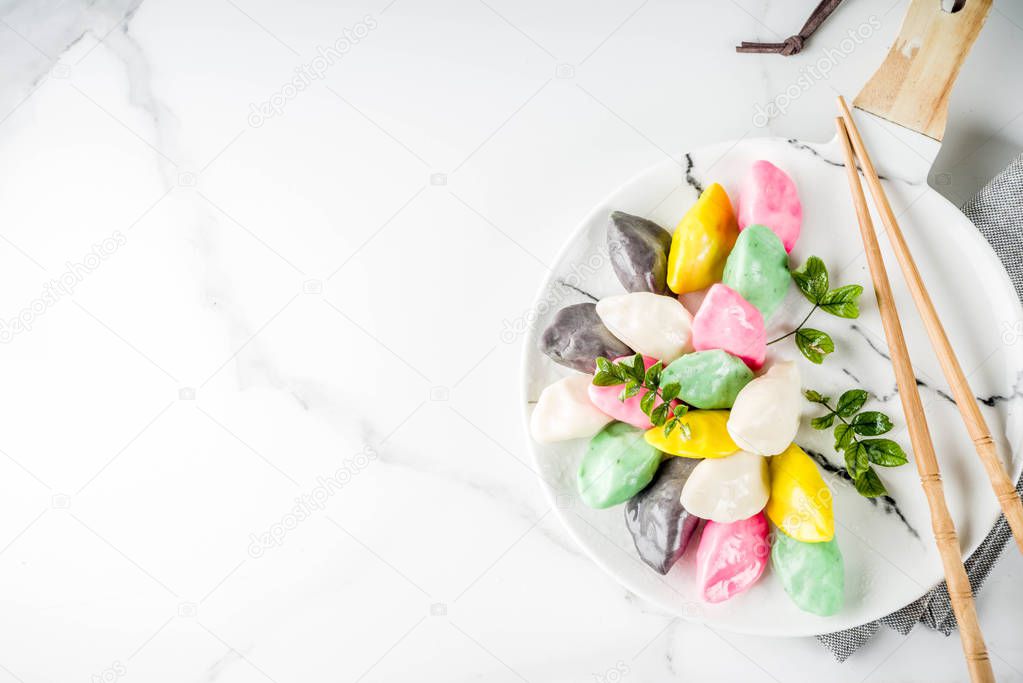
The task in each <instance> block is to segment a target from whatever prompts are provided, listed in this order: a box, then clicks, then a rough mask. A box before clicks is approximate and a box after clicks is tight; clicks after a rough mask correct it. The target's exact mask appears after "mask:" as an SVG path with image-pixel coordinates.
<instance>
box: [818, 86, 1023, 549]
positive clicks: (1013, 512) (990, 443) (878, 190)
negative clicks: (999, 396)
mask: <svg viewBox="0 0 1023 683" xmlns="http://www.w3.org/2000/svg"><path fill="white" fill-rule="evenodd" d="M838 108H839V109H840V110H841V112H842V118H843V120H844V121H845V127H846V128H847V129H848V131H849V138H850V139H851V141H852V146H853V149H854V150H855V151H856V156H857V157H858V158H859V160H860V165H861V166H862V168H863V175H864V177H865V178H866V180H867V187H868V188H870V195H871V197H873V198H874V206H875V207H877V211H878V213H879V214H880V216H881V222H882V223H884V226H885V228H886V229H887V230H888V237H889V239H890V241H891V244H892V250H893V251H894V252H895V258H896V259H897V260H898V262H899V266H900V267H901V268H902V275H903V276H904V277H905V278H906V284H907V285H908V287H909V292H910V294H912V295H913V301H914V302H915V303H916V310H917V311H918V312H919V313H920V318H921V319H922V320H923V323H924V328H926V330H927V336H928V337H929V338H930V340H931V346H932V347H934V353H935V354H936V355H937V356H938V362H939V363H941V370H942V372H944V374H945V380H946V381H947V382H948V385H949V387H950V388H951V390H952V396H953V397H954V398H955V402H956V406H958V407H959V414H960V415H961V416H962V418H963V422H964V423H965V424H966V431H967V432H969V434H970V439H972V440H973V446H974V448H975V449H976V450H977V455H979V456H980V461H981V463H982V464H983V465H984V469H985V471H987V476H988V479H990V480H991V488H992V489H994V492H995V497H996V498H997V499H998V502H999V503H1000V504H1001V506H1002V513H1003V514H1004V515H1005V519H1006V520H1007V521H1008V522H1009V528H1010V529H1012V535H1013V537H1014V538H1015V539H1016V546H1017V547H1018V548H1019V550H1020V552H1023V501H1021V500H1020V497H1019V494H1017V493H1016V486H1015V484H1014V483H1013V481H1012V480H1011V479H1010V478H1009V474H1008V473H1007V472H1006V471H1005V467H1004V466H1003V465H1002V461H1001V459H1000V458H999V457H998V447H997V446H995V442H994V439H992V438H991V429H990V428H989V427H988V426H987V421H986V420H985V419H984V415H983V414H982V413H981V412H980V406H978V405H977V399H976V398H975V396H974V393H973V389H971V388H970V384H969V382H967V381H966V375H965V374H964V373H963V368H962V366H961V365H959V359H958V358H956V354H955V351H953V350H952V344H951V343H949V341H948V335H947V334H945V328H944V326H943V325H942V324H941V319H940V318H939V317H938V313H937V311H936V310H935V309H934V303H933V302H932V301H931V296H930V294H928V293H927V288H926V287H925V286H924V283H923V280H922V279H921V277H920V271H919V270H917V267H916V263H915V262H914V261H913V255H912V254H911V253H910V252H909V246H908V245H907V244H906V240H905V238H904V237H903V236H902V230H901V229H900V228H899V223H898V221H896V220H895V213H894V212H893V211H892V206H891V204H889V203H888V196H887V195H886V194H885V192H884V188H883V187H882V186H881V181H880V179H878V177H877V171H876V170H874V164H873V162H871V160H870V155H869V154H867V149H866V147H864V145H863V138H861V137H860V133H859V130H857V128H856V123H855V122H854V121H853V118H852V112H850V111H849V107H848V105H846V103H845V99H844V98H843V97H842V96H839V97H838Z"/></svg>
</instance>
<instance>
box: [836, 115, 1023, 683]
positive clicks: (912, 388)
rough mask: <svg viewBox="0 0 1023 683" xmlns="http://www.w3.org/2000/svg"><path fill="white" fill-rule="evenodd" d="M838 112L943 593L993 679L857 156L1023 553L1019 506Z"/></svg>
mask: <svg viewBox="0 0 1023 683" xmlns="http://www.w3.org/2000/svg"><path fill="white" fill-rule="evenodd" d="M838 107H839V110H840V112H841V116H840V117H838V118H837V119H835V123H836V126H837V128H838V139H839V140H840V141H841V143H842V146H843V148H844V151H845V166H846V171H847V173H848V176H849V187H850V189H851V190H852V196H853V204H854V205H855V208H856V217H857V219H858V220H859V224H860V235H861V237H862V238H863V246H864V248H865V249H866V254H867V263H868V265H869V267H870V275H871V279H872V280H873V283H874V291H875V293H876V295H877V302H878V308H879V309H880V312H881V321H882V323H883V325H884V331H885V337H886V338H887V340H888V347H889V350H890V352H891V356H892V365H893V366H894V368H895V378H896V381H897V384H898V387H899V396H900V398H901V399H902V408H903V410H904V412H905V414H906V422H907V426H908V429H909V439H910V442H911V444H912V446H913V454H914V460H915V461H916V466H917V470H918V471H919V473H920V483H921V485H922V486H923V489H924V494H925V495H926V497H927V504H928V506H929V507H930V511H931V526H932V528H933V531H934V539H935V541H936V542H937V545H938V551H939V552H940V554H941V561H942V565H943V566H944V570H945V582H946V583H947V585H948V595H949V598H950V599H951V601H952V609H953V611H954V613H955V616H956V621H957V622H958V623H959V630H960V633H961V638H962V645H963V653H964V654H965V656H966V664H967V668H968V669H969V672H970V679H971V680H972V681H994V680H995V678H994V672H993V671H992V669H991V661H990V659H989V658H988V653H987V646H986V645H985V644H984V636H983V634H982V633H981V630H980V624H979V623H978V622H977V611H976V609H975V607H974V604H973V593H972V591H971V590H970V581H969V578H968V577H967V575H966V569H965V568H964V566H963V561H962V552H961V550H960V548H959V539H958V537H957V535H956V529H955V524H954V523H953V521H952V517H951V515H950V514H949V511H948V506H947V505H946V504H945V494H944V488H943V486H942V483H941V472H940V469H939V467H938V461H937V458H936V457H935V453H934V444H933V443H932V441H931V435H930V431H929V430H928V428H927V418H926V416H925V415H924V410H923V405H922V404H921V402H920V392H919V389H918V388H917V384H916V376H915V375H914V373H913V365H912V363H911V362H910V359H909V351H908V350H907V348H906V338H905V336H904V335H903V332H902V325H901V323H900V322H899V313H898V311H897V310H896V308H895V299H894V297H893V296H892V288H891V283H890V282H889V281H888V274H887V271H886V270H885V265H884V260H883V259H882V257H881V249H880V247H879V246H878V242H877V235H876V234H875V233H874V226H873V223H872V222H871V219H870V212H869V210H868V209H867V201H866V198H865V197H864V195H863V187H862V186H861V185H860V177H859V173H858V172H857V168H856V160H857V158H858V159H859V162H860V165H861V167H862V170H863V175H864V177H865V178H866V180H867V186H868V187H869V188H870V194H871V196H872V197H873V199H874V204H875V206H876V208H877V211H878V214H879V215H880V216H881V221H882V222H883V223H884V225H885V228H887V230H888V236H889V238H890V241H891V245H892V249H893V251H894V252H895V257H896V259H897V260H898V262H899V266H900V267H901V268H902V273H903V275H904V276H905V278H906V282H907V284H908V286H909V291H910V293H911V294H912V295H913V301H914V302H915V303H916V308H917V310H918V311H919V313H920V316H921V318H922V319H923V322H924V327H925V328H926V329H927V335H928V337H929V338H930V340H931V345H932V346H933V347H934V351H935V353H936V354H937V356H938V360H939V362H940V363H941V369H942V371H943V372H944V374H945V378H946V379H947V380H948V383H949V385H950V387H951V389H952V394H953V396H954V397H955V401H956V405H957V406H958V407H959V412H960V414H961V415H962V418H963V422H965V424H966V429H967V431H968V432H969V434H970V438H971V439H972V440H973V443H974V446H975V447H976V450H977V455H979V456H980V459H981V462H982V463H983V465H984V469H985V470H986V471H987V474H988V477H989V478H990V480H991V486H992V488H993V489H994V492H995V495H996V497H997V498H998V501H999V503H1000V504H1001V506H1002V511H1003V512H1004V513H1005V517H1006V519H1007V520H1008V522H1009V526H1010V527H1011V528H1012V533H1013V536H1014V537H1015V538H1016V543H1017V545H1018V546H1019V548H1020V550H1021V551H1023V504H1021V501H1020V498H1019V496H1018V495H1017V494H1016V488H1015V486H1014V485H1013V483H1012V481H1011V480H1010V479H1009V476H1008V474H1006V472H1005V469H1004V468H1003V467H1002V464H1001V462H1000V461H999V459H998V452H997V449H996V447H995V444H994V441H993V439H992V438H991V431H990V429H989V428H988V426H987V423H986V422H985V420H984V417H983V415H982V414H981V412H980V408H979V407H978V406H977V402H976V399H975V398H974V395H973V390H972V389H970V385H969V383H968V382H967V381H966V375H965V374H964V373H963V369H962V367H961V366H960V365H959V361H958V359H957V358H956V355H955V352H954V351H953V350H952V346H951V344H950V343H949V341H948V336H947V335H946V334H945V329H944V327H942V324H941V321H940V320H939V319H938V314H937V312H936V311H935V309H934V304H933V303H932V302H931V298H930V296H929V295H928V293H927V289H926V288H925V287H924V284H923V280H922V279H921V278H920V272H919V271H918V270H917V267H916V263H915V262H914V261H913V256H912V255H911V254H910V252H909V247H908V246H907V244H906V240H905V239H904V238H903V236H902V231H901V230H900V229H899V224H898V222H897V221H896V220H895V214H894V212H893V211H892V207H891V204H889V203H888V198H887V196H886V195H885V192H884V189H883V188H882V187H881V181H880V180H879V179H878V176H877V171H876V170H875V169H874V164H873V163H872V162H871V160H870V156H869V155H868V154H867V150H866V149H865V148H864V146H863V139H862V138H861V137H860V134H859V131H858V130H857V128H856V123H855V122H854V121H853V118H852V113H851V112H850V111H849V107H848V105H847V104H846V103H845V99H843V98H842V97H839V98H838ZM854 150H855V152H854Z"/></svg>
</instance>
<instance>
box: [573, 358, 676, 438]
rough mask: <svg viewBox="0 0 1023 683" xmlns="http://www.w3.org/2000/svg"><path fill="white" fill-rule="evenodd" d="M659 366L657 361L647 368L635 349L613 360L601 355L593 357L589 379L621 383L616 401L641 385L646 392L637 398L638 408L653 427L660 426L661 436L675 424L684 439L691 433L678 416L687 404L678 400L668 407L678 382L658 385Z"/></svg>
mask: <svg viewBox="0 0 1023 683" xmlns="http://www.w3.org/2000/svg"><path fill="white" fill-rule="evenodd" d="M663 369H664V366H663V365H662V364H661V362H660V361H657V362H656V363H654V364H653V365H651V366H650V368H649V369H647V368H646V365H645V363H644V362H643V356H642V354H639V353H637V354H636V355H635V356H633V357H632V358H623V359H621V360H619V361H617V362H611V361H609V360H608V359H607V358H603V357H601V358H598V359H597V374H596V375H594V377H593V383H594V384H595V385H597V386H598V387H613V386H616V385H618V384H624V385H625V386H624V387H623V388H622V391H621V393H620V394H618V400H619V401H626V400H628V399H630V398H632V397H633V396H636V395H637V394H639V392H640V390H641V389H647V393H646V394H644V395H643V398H641V399H640V400H639V407H640V410H642V411H643V412H644V413H645V414H646V415H647V416H648V417H649V418H650V422H651V423H652V424H653V425H654V426H655V427H663V428H664V436H668V435H669V434H671V432H672V430H673V429H676V428H678V430H679V434H681V435H682V438H683V439H684V440H688V439H689V438H690V436H691V433H690V431H689V425H688V424H686V423H684V422H682V421H681V418H682V416H684V415H685V414H686V413H687V412H689V405H688V404H686V403H683V402H681V401H679V403H678V405H676V406H675V407H674V408H672V407H671V402H672V401H674V400H676V399H677V398H678V393H679V391H681V389H682V387H681V386H680V385H679V383H678V382H669V383H668V384H665V385H664V386H661V370H663ZM658 396H660V397H661V403H660V404H658V405H656V406H655V405H654V404H655V403H656V401H657V397H658Z"/></svg>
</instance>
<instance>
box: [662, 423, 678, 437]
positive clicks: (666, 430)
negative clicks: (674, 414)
mask: <svg viewBox="0 0 1023 683" xmlns="http://www.w3.org/2000/svg"><path fill="white" fill-rule="evenodd" d="M677 425H678V420H677V419H675V418H672V419H670V420H668V421H667V422H665V423H664V436H665V438H667V437H668V436H669V435H670V434H671V430H672V429H674V428H675V427H676V426H677Z"/></svg>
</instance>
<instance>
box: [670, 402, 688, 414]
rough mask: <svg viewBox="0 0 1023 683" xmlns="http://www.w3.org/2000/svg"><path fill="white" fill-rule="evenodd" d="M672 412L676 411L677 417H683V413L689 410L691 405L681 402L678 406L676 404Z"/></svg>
mask: <svg viewBox="0 0 1023 683" xmlns="http://www.w3.org/2000/svg"><path fill="white" fill-rule="evenodd" d="M672 412H673V413H674V415H675V417H682V416H683V415H685V414H686V413H688V412H689V406H687V405H686V404H685V403H680V404H678V405H677V406H675V409H674V410H673V411H672Z"/></svg>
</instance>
